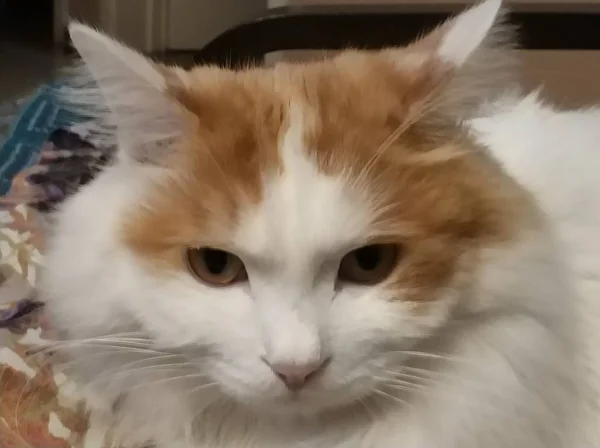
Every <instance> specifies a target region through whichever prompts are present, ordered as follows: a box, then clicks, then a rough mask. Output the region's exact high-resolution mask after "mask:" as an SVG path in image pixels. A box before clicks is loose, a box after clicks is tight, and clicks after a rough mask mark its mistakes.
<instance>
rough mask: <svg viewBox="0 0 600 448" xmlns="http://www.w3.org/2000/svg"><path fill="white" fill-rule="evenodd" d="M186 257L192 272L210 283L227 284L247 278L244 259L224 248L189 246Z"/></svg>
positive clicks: (216, 284)
mask: <svg viewBox="0 0 600 448" xmlns="http://www.w3.org/2000/svg"><path fill="white" fill-rule="evenodd" d="M185 257H186V262H187V265H188V267H189V269H190V271H191V273H192V274H194V276H195V277H197V278H198V279H199V280H201V281H203V282H205V283H208V284H210V285H214V286H227V285H231V284H232V283H236V282H240V281H243V280H246V278H247V274H246V268H245V267H244V263H242V260H240V259H239V258H238V257H237V256H235V255H233V254H232V253H229V252H226V251H224V250H219V249H212V248H208V247H201V248H189V249H187V250H186V253H185Z"/></svg>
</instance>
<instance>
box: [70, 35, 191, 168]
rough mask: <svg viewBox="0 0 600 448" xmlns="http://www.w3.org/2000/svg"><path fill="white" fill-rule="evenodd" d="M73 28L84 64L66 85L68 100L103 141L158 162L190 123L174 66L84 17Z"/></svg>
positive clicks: (124, 152)
mask: <svg viewBox="0 0 600 448" xmlns="http://www.w3.org/2000/svg"><path fill="white" fill-rule="evenodd" d="M69 33H70V36H71V40H72V42H73V45H74V46H75V48H76V49H77V51H78V52H79V54H80V56H81V58H82V61H83V64H82V66H81V67H79V68H78V69H77V71H76V75H75V76H74V77H72V78H71V83H70V84H68V85H67V86H66V87H65V88H64V89H63V93H64V95H63V98H65V101H66V103H67V104H68V106H69V107H71V108H73V109H74V112H76V114H77V115H78V116H79V117H82V119H83V120H91V121H92V122H93V123H92V125H93V126H92V129H93V130H94V131H95V132H94V137H95V138H96V142H97V143H98V144H103V145H116V146H117V147H118V149H119V152H118V154H119V156H120V157H125V158H128V159H133V160H137V161H141V162H152V163H158V162H159V161H160V160H161V158H162V157H164V155H165V153H166V152H168V151H169V148H171V147H172V146H173V144H174V142H176V141H177V139H178V138H180V137H181V135H182V134H183V132H184V129H185V127H186V125H188V124H189V123H188V121H189V116H188V115H187V114H186V112H185V110H184V108H183V107H182V106H181V104H179V103H178V102H177V101H176V99H175V98H174V97H173V96H172V95H171V94H170V93H169V77H172V76H173V72H172V71H170V69H168V68H167V67H164V66H162V65H159V64H157V63H155V62H153V61H151V60H150V59H148V58H146V57H145V56H143V55H142V54H140V53H139V52H137V51H135V50H133V49H131V48H128V47H127V46H125V45H123V44H121V43H119V42H118V41H116V40H114V39H112V38H110V37H108V36H106V35H104V34H102V33H101V32H99V31H96V30H94V29H92V28H90V27H88V26H85V25H82V24H80V23H72V24H71V25H70V26H69Z"/></svg>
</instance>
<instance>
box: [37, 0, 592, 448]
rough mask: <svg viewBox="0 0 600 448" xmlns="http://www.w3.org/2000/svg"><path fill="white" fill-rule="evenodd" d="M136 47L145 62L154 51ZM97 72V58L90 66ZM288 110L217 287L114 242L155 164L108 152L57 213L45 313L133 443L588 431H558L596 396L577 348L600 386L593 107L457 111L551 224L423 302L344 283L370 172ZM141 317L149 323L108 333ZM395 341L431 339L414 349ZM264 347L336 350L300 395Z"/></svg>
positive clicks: (203, 444) (394, 444) (297, 354)
mask: <svg viewBox="0 0 600 448" xmlns="http://www.w3.org/2000/svg"><path fill="white" fill-rule="evenodd" d="M498 6H499V2H498V1H496V0H488V1H487V2H485V3H483V4H482V5H481V6H478V7H477V8H476V9H475V10H472V11H471V12H470V13H466V15H465V16H463V18H462V19H459V20H458V21H457V23H459V24H462V25H464V23H467V24H468V23H472V21H473V20H475V21H476V22H477V23H478V24H481V28H477V32H476V33H475V35H474V36H473V39H474V41H473V42H474V43H473V45H471V43H470V41H468V42H467V37H468V36H469V35H468V34H465V31H464V30H454V31H451V33H450V34H449V35H448V37H447V40H446V41H445V42H446V43H445V44H444V47H443V48H444V55H446V56H448V57H452V58H456V60H457V61H460V60H461V58H463V57H466V56H467V54H468V53H470V52H471V51H473V49H474V48H476V47H477V45H478V43H479V42H480V41H481V39H482V38H483V37H484V35H485V31H484V30H483V28H485V27H486V26H487V27H489V26H491V23H492V22H493V17H492V16H495V14H496V11H497V9H498ZM488 19H490V20H488ZM462 25H461V26H462ZM75 31H76V32H79V31H81V32H80V34H79V37H80V39H83V40H84V41H85V39H92V40H95V39H96V40H97V42H96V44H97V45H96V46H94V45H91V44H90V43H89V42H87V41H85V42H83V43H82V42H81V41H80V44H81V45H83V46H84V47H85V48H95V49H93V50H91V53H90V54H88V56H87V58H88V59H89V60H91V61H94V60H96V59H95V58H100V59H99V60H100V61H102V62H110V59H113V64H116V65H117V66H118V67H120V68H119V70H122V68H123V63H125V66H126V65H127V64H128V61H130V59H129V57H128V56H127V57H122V55H123V53H122V50H121V49H120V47H119V46H118V45H113V44H114V42H113V41H108V40H106V39H105V38H99V37H98V36H97V35H96V34H93V33H88V32H87V31H84V30H79V31H77V29H76V30H75ZM480 38H481V39H480ZM76 44H77V42H76ZM88 44H89V45H88ZM100 44H101V45H100ZM471 47H472V48H471ZM106 50H108V53H107V52H106ZM96 51H98V52H100V53H99V54H96V53H95V52H96ZM115 52H116V53H117V54H116V55H115ZM111 55H112V56H111ZM119 55H121V56H119ZM115 56H116V58H115ZM85 57H86V56H84V58H85ZM132 57H133V56H132ZM102 58H106V59H107V60H108V61H104V59H102ZM115 59H116V61H115ZM132 60H133V61H134V64H135V65H136V67H138V68H140V67H141V69H142V71H143V72H144V73H146V69H147V68H148V67H147V66H146V65H145V63H144V62H140V61H139V59H137V57H134V58H133V59H132ZM100 66H101V67H104V66H105V65H104V63H103V64H100ZM90 68H91V70H92V72H94V71H95V70H96V69H95V68H94V63H92V64H90ZM101 71H102V70H101ZM136 72H137V71H136ZM119 73H121V72H120V71H119ZM121 78H122V77H121V76H116V78H115V77H111V76H109V77H108V78H105V77H102V76H99V77H97V79H100V80H102V79H105V80H106V79H113V81H105V82H106V83H107V84H106V85H108V91H111V89H113V87H114V86H113V85H112V83H113V82H115V81H114V80H115V79H116V80H117V81H116V82H117V84H118V80H119V79H121ZM142 78H143V79H142V81H140V84H141V85H142V86H143V87H142V90H144V89H147V88H149V87H148V86H150V91H151V93H152V95H151V98H155V99H156V100H157V101H159V102H160V101H162V100H159V99H158V98H159V97H160V96H161V95H160V93H161V92H160V90H161V89H160V86H161V82H160V80H158V81H157V80H156V79H154V78H153V75H152V76H150V77H148V76H144V75H143V76H142ZM144 79H145V81H144ZM102 82H103V81H100V83H102ZM128 82H129V81H128ZM121 87H122V86H118V87H117V90H118V89H121ZM105 90H106V88H105ZM110 98H112V100H113V101H116V103H114V104H113V106H112V108H111V110H113V111H117V112H116V114H117V116H118V114H119V110H122V108H121V106H120V105H119V101H120V100H121V99H122V101H124V102H125V103H126V105H127V107H129V108H135V106H136V101H138V100H139V101H141V103H140V104H139V106H138V107H139V108H145V107H146V105H147V104H148V103H146V102H145V99H144V98H142V97H139V96H138V97H135V98H134V97H133V96H123V97H122V98H121V99H120V98H119V97H118V96H111V95H110V94H107V102H108V103H109V104H110V102H111V99H110ZM134 99H135V101H134ZM109 107H110V106H109ZM293 110H294V111H295V115H293V116H292V120H291V123H290V126H289V128H288V129H287V130H286V134H285V136H284V138H283V139H282V146H281V148H279V150H280V155H281V159H282V161H283V165H284V169H283V170H282V174H281V175H276V176H274V177H271V178H267V179H265V192H266V195H265V200H264V201H263V202H262V203H261V204H260V205H259V206H258V207H251V206H248V208H247V209H245V210H243V213H244V215H243V216H244V219H243V220H241V224H240V226H239V227H238V229H237V231H236V233H235V234H234V235H233V236H232V238H231V242H230V246H231V247H232V248H233V249H234V250H235V252H236V253H237V254H238V255H239V256H240V257H241V258H242V260H243V261H244V263H245V265H246V266H247V269H248V274H249V282H248V284H239V285H235V286H232V287H228V288H220V289H218V288H211V287H209V286H207V285H204V284H202V283H200V282H198V281H196V280H195V279H194V278H192V277H191V276H190V275H188V274H187V273H185V272H182V273H180V274H179V275H173V276H170V277H166V278H158V277H157V276H156V274H155V273H153V272H152V271H149V270H148V268H147V267H146V265H145V264H143V263H140V261H139V260H137V259H136V258H135V257H134V256H133V255H132V254H131V253H130V252H129V251H128V250H127V249H126V248H125V247H124V246H123V244H122V243H120V239H119V232H120V230H121V224H122V223H121V220H120V219H121V217H122V216H123V215H124V212H125V211H126V210H127V209H128V208H130V207H132V206H137V205H138V204H140V203H142V204H143V203H144V201H145V199H146V196H145V195H146V194H147V192H148V191H149V190H148V188H147V187H148V185H151V184H153V183H156V182H161V180H162V178H163V176H169V175H171V173H169V172H168V171H167V170H166V169H163V168H160V167H158V166H155V165H148V164H131V163H128V161H127V160H119V161H117V162H116V163H115V164H114V165H113V166H110V167H108V168H107V169H106V170H105V171H104V172H103V173H101V174H100V175H99V176H98V178H97V179H96V180H95V181H94V182H92V183H91V184H89V185H87V186H85V187H83V188H82V189H81V191H80V192H79V193H78V194H76V195H75V196H74V197H73V198H71V199H70V200H68V201H67V203H66V204H65V205H64V206H63V208H62V209H61V210H60V212H59V213H58V215H57V222H56V231H55V234H54V235H53V236H52V237H51V238H50V240H49V247H48V252H47V259H46V263H47V268H46V271H45V273H44V275H43V278H42V280H41V283H40V289H41V293H42V294H43V297H44V298H45V299H46V300H47V301H48V311H49V316H50V319H51V321H52V322H53V323H54V324H55V325H56V326H57V328H59V329H62V330H66V337H67V338H68V339H69V340H71V341H73V340H75V341H79V342H78V343H72V345H69V350H72V351H73V352H72V353H71V352H70V351H69V354H74V355H75V360H76V361H77V362H76V364H74V366H73V367H74V368H75V372H76V373H77V375H78V378H79V379H80V381H82V382H83V385H84V386H86V387H87V388H88V389H89V391H90V393H91V394H93V402H92V406H93V408H94V410H95V411H96V412H100V413H102V414H103V418H106V419H107V422H108V423H109V424H110V425H112V426H113V429H114V431H115V433H116V437H117V438H118V439H119V441H120V442H122V444H123V446H125V447H129V446H137V445H139V444H144V443H147V442H153V443H155V444H156V445H157V446H158V447H159V448H179V447H184V446H185V447H197V448H217V447H226V448H229V447H235V448H284V447H286V448H287V447H295V446H297V447H307V448H358V447H371V448H438V447H443V448H480V447H485V448H558V447H565V448H566V447H573V448H584V447H586V448H587V447H588V446H589V447H593V446H598V445H600V439H593V437H594V435H593V434H592V432H593V429H594V428H595V427H596V426H594V425H593V424H592V423H590V424H589V426H588V427H581V428H578V429H581V431H580V432H581V434H579V433H578V434H577V435H578V436H581V437H582V438H584V437H587V439H585V441H584V442H582V441H581V440H578V441H577V442H578V443H579V444H578V445H574V444H569V443H570V442H572V439H570V437H571V433H570V430H571V428H570V426H571V424H572V423H573V421H572V420H573V417H574V416H576V417H577V418H579V416H581V419H582V420H580V421H578V422H577V423H581V424H585V423H587V421H584V420H583V419H584V418H589V419H590V421H591V420H593V419H596V420H597V419H598V412H597V408H596V409H595V410H593V411H592V412H590V413H588V414H584V413H582V414H579V413H578V409H577V406H579V405H580V403H579V402H578V400H579V395H578V393H579V390H578V389H577V387H576V383H577V382H578V381H579V380H580V377H579V369H578V366H579V364H578V363H579V361H580V360H583V362H585V363H586V364H587V367H588V368H590V370H591V371H593V372H594V375H589V376H588V377H587V380H588V381H587V383H586V384H590V385H592V386H593V387H594V390H595V391H598V390H599V389H600V380H599V378H600V373H598V372H599V371H600V355H595V354H594V353H593V351H592V350H591V347H593V346H594V345H595V346H597V345H598V344H597V342H598V333H599V332H598V331H597V330H595V328H594V325H589V327H588V333H587V334H580V333H579V330H578V329H577V328H575V325H574V323H576V319H575V318H574V313H573V307H574V305H575V304H577V303H583V304H585V305H586V308H585V311H586V313H587V315H588V316H590V317H592V316H594V317H597V318H598V319H600V312H599V311H600V310H599V306H597V305H595V302H594V300H595V299H596V294H597V293H600V286H599V282H598V279H597V277H596V274H597V273H598V272H599V269H600V247H599V246H598V241H600V238H598V237H597V236H598V235H597V232H598V231H597V230H596V229H598V228H600V222H599V219H598V217H599V213H600V211H599V208H598V207H597V206H596V205H597V199H596V198H597V197H598V193H600V181H598V180H597V178H596V176H595V175H594V161H598V158H599V157H598V156H597V155H596V154H595V153H594V151H595V146H596V142H597V141H598V137H600V135H598V136H597V135H596V134H598V133H600V131H598V128H599V126H598V124H600V112H596V111H581V112H576V113H561V112H556V111H553V110H551V109H550V108H547V107H543V106H541V105H540V104H539V102H538V101H536V100H535V98H534V97H529V98H525V99H520V100H517V101H505V102H502V103H498V104H497V108H491V109H490V110H492V112H490V113H489V114H488V115H486V116H485V117H481V118H478V119H475V120H473V121H471V122H470V123H469V126H471V128H472V130H473V132H474V133H475V135H476V136H477V137H478V138H479V139H480V140H481V141H482V143H483V145H484V146H485V147H487V148H489V149H490V151H491V153H492V154H493V155H494V156H495V157H497V158H498V159H499V160H500V161H501V162H502V163H503V164H504V165H505V166H506V169H507V170H508V171H509V172H510V173H511V174H512V175H513V176H514V177H515V178H516V179H517V180H518V181H519V182H521V183H522V184H523V185H524V186H525V187H526V188H528V189H530V190H531V191H532V193H533V194H534V196H535V197H536V198H537V199H538V200H539V202H540V205H541V207H542V209H543V210H544V211H545V212H546V214H547V215H548V218H549V220H548V221H549V224H548V227H547V228H546V227H540V228H536V229H523V231H522V233H521V234H520V235H519V238H518V240H517V241H515V242H513V243H512V244H507V245H504V246H496V247H489V248H487V249H485V250H482V251H481V252H480V253H478V254H477V255H478V265H477V269H478V271H477V276H476V281H470V282H467V283H464V282H461V281H456V282H455V283H454V284H453V285H452V287H451V288H449V289H448V290H447V291H443V292H442V293H441V294H440V297H438V298H437V300H433V301H432V302H431V305H430V306H426V307H424V308H423V309H421V310H420V314H418V315H417V314H415V313H414V312H413V310H411V306H410V304H408V303H406V302H405V301H402V300H389V299H390V298H391V297H389V293H387V292H385V289H383V288H382V287H378V286H374V287H357V286H348V285H338V284H336V282H335V274H336V270H337V266H338V264H339V261H340V259H341V257H342V256H343V255H344V254H345V253H346V252H347V251H348V250H351V249H353V248H354V247H357V246H360V245H361V244H364V241H365V238H366V236H367V235H368V234H369V232H370V230H371V225H372V223H371V219H373V215H374V209H373V203H372V202H371V201H370V199H369V195H368V191H367V190H366V189H360V190H359V189H357V188H356V186H352V183H351V182H348V181H347V179H344V178H343V177H339V178H331V177H328V176H326V175H324V174H322V173H320V172H319V171H318V169H317V168H316V165H315V164H314V161H312V160H310V158H309V157H308V156H307V155H306V154H307V152H306V148H305V147H304V141H303V139H302V134H303V133H302V130H303V128H304V127H305V126H306V125H307V123H305V122H304V121H303V119H302V118H303V117H304V116H305V112H306V111H303V110H302V109H301V108H300V107H299V106H298V108H297V109H293ZM141 112H147V109H140V110H139V111H138V113H141ZM140 116H141V115H140ZM155 118H156V116H155V115H154V111H151V113H150V116H149V117H148V120H149V121H147V122H143V121H139V122H138V121H134V122H133V123H132V122H130V121H127V120H125V121H123V122H119V121H118V120H117V121H113V125H116V126H117V134H118V135H133V136H135V135H136V134H135V133H136V132H139V130H140V129H143V128H144V126H151V125H152V123H153V120H154V119H155ZM112 120H114V118H113V119H112ZM161 120H162V119H160V118H159V119H158V123H161V122H162V121H161ZM166 122H170V120H169V119H168V117H167V121H166ZM178 122H179V121H178V120H175V123H178ZM131 123H132V124H131ZM130 124H131V125H132V126H133V127H132V128H128V127H127V126H129V125H130ZM138 124H142V125H143V126H142V128H140V127H136V126H138ZM119 126H120V127H121V128H122V129H121V128H119ZM167 128H168V129H170V131H168V132H171V131H172V130H173V129H176V127H175V128H171V127H167ZM132 141H133V142H134V143H135V142H136V141H137V140H136V139H135V138H133V140H128V139H125V141H124V142H125V143H126V144H125V145H124V146H123V145H122V146H121V149H122V150H123V151H125V152H127V151H128V150H129V149H130V148H131V146H128V145H129V144H130V143H131V142H132ZM565 167H570V169H571V170H572V171H571V173H573V174H572V175H569V174H570V173H567V172H565ZM417 199H418V198H415V200H417ZM556 237H558V238H556ZM565 264H566V265H567V266H569V269H567V268H566V267H565ZM579 295H582V296H583V297H584V298H585V300H584V301H582V302H580V301H579V300H578V296H579ZM458 298H460V299H461V300H457V299H458ZM457 304H461V305H460V307H459V306H458V305H457ZM590 322H592V323H593V322H594V321H593V320H590ZM597 322H600V320H598V321H597ZM131 331H136V332H139V336H138V337H139V339H126V338H125V337H123V336H119V335H118V334H117V333H122V332H131ZM112 334H114V336H112V337H109V338H107V337H106V336H107V335H109V336H110V335H112ZM99 337H100V338H104V339H98V338H99ZM582 337H586V338H587V339H586V343H582V342H583V340H582V339H581V338H582ZM147 338H149V339H147ZM148 341H150V342H148ZM588 343H589V345H588ZM127 344H128V347H129V349H127V350H126V351H125V349H124V348H123V347H124V345H127ZM132 344H133V345H132ZM135 344H137V345H135ZM588 346H589V347H590V348H589V349H588V348H587V347H588ZM152 350H156V351H157V352H152ZM407 350H412V351H419V352H421V353H425V354H430V357H418V356H417V357H416V360H417V361H416V363H415V364H410V365H406V362H407V356H406V353H403V352H405V351H407ZM159 352H160V353H159ZM437 355H439V357H436V356H437ZM158 356H163V357H161V358H158ZM263 356H264V357H266V358H267V359H268V360H269V361H271V362H297V363H304V362H314V361H318V360H323V359H325V358H326V357H329V356H333V358H332V361H331V364H330V365H329V366H328V368H327V369H326V370H325V371H324V374H323V376H322V377H321V378H319V381H318V382H315V383H314V384H309V385H307V387H306V389H305V390H303V391H302V393H301V394H300V395H299V396H298V397H297V399H290V398H289V395H288V392H287V391H286V389H285V388H284V386H283V385H282V383H281V382H280V381H279V380H278V379H277V377H275V375H274V374H273V372H271V370H270V369H269V367H268V366H267V365H266V364H265V363H264V362H262V361H261V357H263ZM144 367H145V368H146V369H144ZM148 367H152V369H149V368H148ZM169 369H171V370H169ZM173 369H175V370H173ZM410 369H413V370H410ZM420 369H421V370H420ZM422 369H427V370H422ZM391 371H393V372H398V371H401V374H403V375H411V374H412V375H417V374H419V373H421V374H422V373H423V372H427V375H426V376H427V378H426V379H425V380H424V381H423V382H422V383H421V385H422V386H421V388H420V389H417V390H416V391H413V393H411V394H407V393H406V391H405V390H403V388H402V387H401V386H399V387H396V388H390V387H386V386H385V385H384V384H383V383H384V382H383V381H382V377H385V376H387V375H389V374H390V372H391ZM184 375H185V376H184ZM398 378H400V379H402V378H408V377H407V376H404V377H403V376H402V375H400V376H399V377H398ZM374 389H379V390H380V391H379V392H374ZM586 392H587V391H586ZM594 393H596V392H594ZM586 395H587V396H589V395H590V394H589V393H586ZM592 398H594V397H592ZM595 405H596V406H597V401H596V403H595Z"/></svg>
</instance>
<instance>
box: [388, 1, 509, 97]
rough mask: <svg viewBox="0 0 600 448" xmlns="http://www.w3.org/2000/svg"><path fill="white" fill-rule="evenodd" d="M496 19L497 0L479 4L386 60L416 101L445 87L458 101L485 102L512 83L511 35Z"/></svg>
mask: <svg viewBox="0 0 600 448" xmlns="http://www.w3.org/2000/svg"><path fill="white" fill-rule="evenodd" d="M502 18H503V10H502V0H484V1H481V2H480V3H478V4H476V5H475V6H472V7H471V8H469V9H467V10H465V11H464V12H462V13H460V14H458V15H456V16H455V17H452V18H450V19H449V20H447V21H446V22H445V23H443V24H441V25H440V26H439V27H437V28H436V29H434V30H433V31H431V32H430V33H428V34H426V35H424V36H422V37H420V38H419V39H417V40H416V41H415V42H413V43H412V44H410V45H409V46H407V47H405V48H403V49H398V50H391V51H389V52H387V55H388V57H391V58H392V60H393V63H394V65H395V66H396V67H397V68H398V70H400V71H402V72H404V73H407V74H408V76H407V78H408V79H410V80H412V82H414V86H415V88H414V90H415V91H416V92H417V94H416V97H419V96H421V97H423V96H426V95H427V96H431V94H432V93H435V94H442V93H444V91H446V92H448V91H449V90H450V89H446V88H445V87H449V85H450V84H452V89H451V90H452V92H453V93H454V94H456V93H458V94H459V96H460V97H461V98H458V99H459V100H464V99H466V100H471V99H473V98H474V97H479V98H481V97H485V96H486V92H487V93H488V94H489V89H494V88H496V87H498V86H500V85H502V86H506V83H507V82H510V81H512V80H513V74H514V71H513V70H512V68H513V65H514V64H513V62H514V57H513V56H512V54H513V53H512V52H511V51H510V49H511V48H512V33H511V32H510V31H511V29H510V27H507V26H506V25H505V24H504V23H503V20H502Z"/></svg>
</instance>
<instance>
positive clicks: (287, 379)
mask: <svg viewBox="0 0 600 448" xmlns="http://www.w3.org/2000/svg"><path fill="white" fill-rule="evenodd" d="M326 363H327V362H326V361H325V362H317V363H307V364H289V363H275V364H269V366H270V367H271V370H273V373H275V375H277V377H278V378H279V379H280V380H281V381H283V383H284V384H285V385H286V387H287V388H288V389H290V390H299V389H302V388H303V387H304V386H305V385H306V383H307V382H308V381H309V380H310V379H311V378H313V377H314V376H315V375H317V374H318V373H319V372H320V371H321V370H323V369H324V368H325V365H326Z"/></svg>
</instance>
